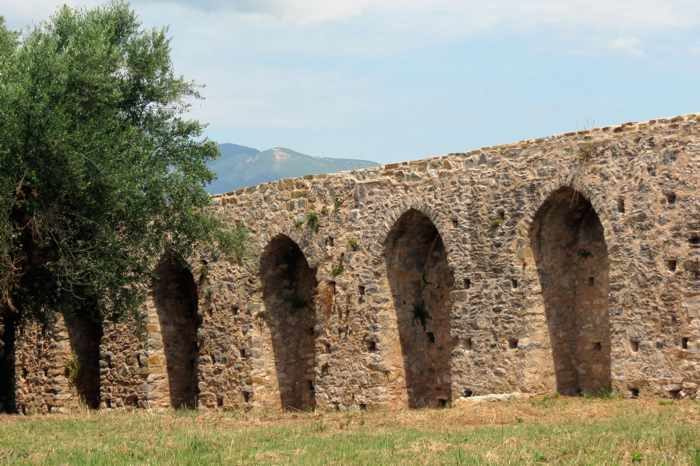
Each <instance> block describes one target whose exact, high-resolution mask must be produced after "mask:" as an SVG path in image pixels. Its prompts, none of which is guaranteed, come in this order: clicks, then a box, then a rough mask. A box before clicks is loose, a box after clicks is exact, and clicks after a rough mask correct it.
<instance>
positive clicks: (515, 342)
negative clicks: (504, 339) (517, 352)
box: [508, 338, 518, 349]
mask: <svg viewBox="0 0 700 466" xmlns="http://www.w3.org/2000/svg"><path fill="white" fill-rule="evenodd" d="M508 348H510V349H517V348H518V339H517V338H509V339H508Z"/></svg>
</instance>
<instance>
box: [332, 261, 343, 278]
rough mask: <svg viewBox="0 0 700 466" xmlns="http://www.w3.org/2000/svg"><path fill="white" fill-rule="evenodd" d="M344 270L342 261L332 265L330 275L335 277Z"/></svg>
mask: <svg viewBox="0 0 700 466" xmlns="http://www.w3.org/2000/svg"><path fill="white" fill-rule="evenodd" d="M344 271H345V267H343V263H342V262H341V263H339V264H336V265H334V266H333V269H332V270H331V275H333V276H334V277H337V276H338V275H341V274H342V273H343V272H344Z"/></svg>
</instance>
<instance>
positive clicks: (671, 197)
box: [666, 191, 676, 205]
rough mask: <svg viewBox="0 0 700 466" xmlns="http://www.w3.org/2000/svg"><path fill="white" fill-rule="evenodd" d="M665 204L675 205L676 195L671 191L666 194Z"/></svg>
mask: <svg viewBox="0 0 700 466" xmlns="http://www.w3.org/2000/svg"><path fill="white" fill-rule="evenodd" d="M666 202H667V203H668V204H669V205H673V204H675V203H676V193H674V192H673V191H669V192H667V193H666Z"/></svg>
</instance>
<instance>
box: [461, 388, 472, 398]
mask: <svg viewBox="0 0 700 466" xmlns="http://www.w3.org/2000/svg"><path fill="white" fill-rule="evenodd" d="M462 396H463V397H465V398H469V397H472V396H474V392H473V391H472V390H471V389H469V388H465V389H464V390H462Z"/></svg>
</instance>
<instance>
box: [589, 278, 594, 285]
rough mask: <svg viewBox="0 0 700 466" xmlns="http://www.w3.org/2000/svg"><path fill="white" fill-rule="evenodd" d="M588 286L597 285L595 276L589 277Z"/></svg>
mask: <svg viewBox="0 0 700 466" xmlns="http://www.w3.org/2000/svg"><path fill="white" fill-rule="evenodd" d="M588 286H595V277H588Z"/></svg>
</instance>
